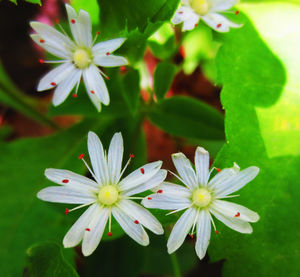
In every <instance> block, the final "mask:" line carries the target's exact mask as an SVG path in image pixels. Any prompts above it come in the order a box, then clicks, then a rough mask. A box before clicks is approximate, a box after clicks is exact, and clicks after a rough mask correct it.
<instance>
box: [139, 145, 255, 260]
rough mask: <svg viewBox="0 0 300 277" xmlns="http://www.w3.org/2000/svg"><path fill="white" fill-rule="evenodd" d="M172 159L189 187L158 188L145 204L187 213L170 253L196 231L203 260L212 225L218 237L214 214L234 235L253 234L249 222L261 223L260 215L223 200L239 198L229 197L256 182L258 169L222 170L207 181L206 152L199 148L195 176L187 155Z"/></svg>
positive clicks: (173, 234) (176, 229)
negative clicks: (234, 232) (259, 220)
mask: <svg viewBox="0 0 300 277" xmlns="http://www.w3.org/2000/svg"><path fill="white" fill-rule="evenodd" d="M172 159H173V162H174V165H175V167H176V169H177V171H178V173H179V175H180V177H181V178H180V177H178V176H177V178H178V179H179V180H180V181H181V182H182V183H184V184H185V185H186V187H183V186H181V185H176V184H172V183H168V182H164V183H163V184H162V185H160V186H158V187H157V188H155V191H156V193H155V194H152V195H149V196H148V197H146V198H144V200H143V201H142V204H143V205H144V206H145V207H147V208H158V209H163V210H174V211H173V212H171V213H174V212H177V211H180V210H185V209H186V211H185V212H184V213H183V214H182V216H181V217H180V218H179V220H178V221H177V222H176V224H175V225H174V228H173V230H172V232H171V235H170V237H169V240H168V244H167V246H168V252H169V253H173V252H174V251H176V250H177V249H178V248H179V247H180V246H181V244H182V243H183V242H184V240H185V238H186V236H187V234H188V233H189V231H190V230H191V229H192V231H191V236H193V233H194V228H195V227H196V229H197V232H196V237H197V241H196V252H197V255H198V257H199V258H200V259H202V258H203V257H204V256H205V253H206V250H207V247H208V244H209V240H210V235H211V223H212V225H213V227H214V229H215V231H216V233H218V231H217V230H216V227H215V224H214V221H213V218H212V216H211V214H213V215H214V216H215V217H216V218H217V219H219V220H220V221H222V222H223V223H224V224H225V225H227V226H228V227H230V228H231V229H233V230H235V231H238V232H241V233H252V227H251V225H250V224H249V222H256V221H258V219H259V216H258V214H257V213H255V212H253V211H251V210H249V209H247V208H245V207H244V206H241V205H238V204H235V203H231V202H227V201H224V200H220V199H222V198H230V197H234V196H236V195H230V194H232V193H233V192H235V191H237V190H239V189H241V188H242V187H243V186H245V185H246V184H247V183H249V182H250V181H251V180H253V179H254V178H255V177H256V175H257V174H258V172H259V168H258V167H255V166H251V167H248V168H246V169H244V170H242V171H240V169H239V167H238V166H237V165H236V164H235V165H234V167H233V168H226V169H223V170H222V171H220V172H219V173H218V174H217V175H215V176H214V177H213V178H212V179H211V180H210V181H208V180H209V177H210V173H211V172H209V154H208V152H207V151H206V150H205V149H204V148H201V147H198V148H197V150H196V154H195V168H196V172H195V171H194V169H193V167H192V165H191V163H190V161H189V160H188V159H187V158H186V157H185V155H184V154H182V153H176V154H173V155H172Z"/></svg>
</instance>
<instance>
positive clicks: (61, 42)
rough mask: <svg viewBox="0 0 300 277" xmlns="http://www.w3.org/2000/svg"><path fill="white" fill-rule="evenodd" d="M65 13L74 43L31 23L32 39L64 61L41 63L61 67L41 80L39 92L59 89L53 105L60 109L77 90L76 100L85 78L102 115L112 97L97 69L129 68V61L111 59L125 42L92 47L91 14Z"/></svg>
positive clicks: (106, 42) (113, 42)
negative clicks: (55, 64)
mask: <svg viewBox="0 0 300 277" xmlns="http://www.w3.org/2000/svg"><path fill="white" fill-rule="evenodd" d="M66 10H67V14H68V20H69V24H70V28H71V32H72V35H73V38H74V41H73V40H72V39H70V38H69V37H68V35H67V34H66V33H65V32H64V34H63V33H60V32H58V31H57V30H56V29H54V28H53V27H51V26H49V25H46V24H43V23H40V22H36V21H33V22H30V26H31V27H32V28H33V29H34V30H35V31H36V34H32V35H31V38H32V39H33V40H34V41H35V42H36V43H37V44H38V45H40V46H41V47H43V48H44V49H45V50H47V51H48V52H50V53H51V54H53V55H54V56H57V57H59V58H61V60H58V61H43V60H41V62H49V63H50V62H51V63H61V65H59V66H57V67H56V68H55V69H53V70H51V71H50V72H49V73H48V74H46V75H45V76H44V77H43V78H42V79H41V80H40V82H39V84H38V87H37V90H38V91H43V90H47V89H51V88H54V87H55V86H56V89H55V91H54V96H53V100H52V102H53V105H54V106H58V105H60V104H61V103H63V102H64V101H65V99H66V98H67V97H68V95H69V94H70V92H71V91H72V90H73V88H74V87H75V86H76V92H75V93H74V94H73V96H74V97H77V90H78V86H79V83H80V80H81V78H83V81H84V84H85V87H86V90H87V93H88V96H89V98H90V99H91V101H92V102H93V104H94V105H95V106H96V108H97V110H98V111H100V110H101V103H103V104H104V105H108V104H109V94H108V91H107V88H106V85H105V82H104V80H103V78H102V76H101V75H103V76H104V77H106V78H108V77H107V76H106V75H105V74H104V73H103V72H102V71H101V70H100V69H99V68H98V66H102V67H104V66H106V67H113V66H122V65H126V64H127V63H128V61H127V60H126V59H125V58H124V57H121V56H115V55H112V52H113V51H115V50H116V49H118V48H119V47H120V46H121V45H122V44H123V43H124V41H125V40H126V39H125V38H116V39H112V40H108V41H104V42H99V43H97V44H96V45H93V44H94V41H95V39H94V41H93V40H92V35H91V19H90V15H89V13H88V12H86V11H84V10H80V11H79V13H78V15H77V13H76V12H75V10H74V9H73V8H72V7H71V6H70V5H68V4H66Z"/></svg>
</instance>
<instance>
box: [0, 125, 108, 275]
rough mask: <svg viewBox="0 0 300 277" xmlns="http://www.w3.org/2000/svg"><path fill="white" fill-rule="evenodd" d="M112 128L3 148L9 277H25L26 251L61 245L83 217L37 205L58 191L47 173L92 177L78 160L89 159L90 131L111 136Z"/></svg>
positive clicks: (2, 230)
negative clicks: (46, 191) (42, 193)
mask: <svg viewBox="0 0 300 277" xmlns="http://www.w3.org/2000/svg"><path fill="white" fill-rule="evenodd" d="M110 122H111V121H109V120H106V121H105V120H101V121H98V120H95V121H83V122H82V123H81V124H79V125H76V126H74V127H72V128H70V129H67V130H65V131H63V132H61V133H58V134H56V135H52V136H48V137H43V138H28V139H20V140H16V141H13V142H10V143H4V142H0V148H1V156H0V162H1V167H0V176H1V177H0V183H1V186H0V193H1V197H2V208H1V211H0V217H1V222H0V235H1V238H2V245H1V249H0V259H1V263H2V265H3V266H2V268H1V274H3V276H15V275H18V276H20V275H21V272H22V270H23V269H22V268H23V265H24V258H25V250H26V249H27V248H28V247H30V246H31V245H32V244H34V243H36V242H38V241H41V240H52V241H55V242H57V243H59V244H61V242H62V239H63V237H64V235H65V233H66V231H67V230H68V228H69V227H70V226H71V225H72V224H73V222H74V221H75V219H76V218H77V217H78V215H80V214H81V213H82V211H79V212H78V213H77V212H74V214H73V213H72V214H70V216H69V215H68V216H67V217H66V216H65V215H64V208H65V206H62V205H59V204H53V203H51V204H50V203H46V202H43V201H41V200H39V199H37V197H36V193H37V192H38V191H39V190H41V189H42V188H44V187H45V186H48V185H51V184H52V185H53V183H51V182H50V181H47V180H46V178H45V176H44V171H45V169H46V168H50V167H53V168H62V169H63V168H65V169H69V170H72V171H74V172H77V173H84V172H86V169H85V166H84V165H83V164H82V162H80V161H79V160H78V158H77V157H78V154H80V153H86V135H87V133H88V131H89V130H90V129H93V128H100V127H101V134H103V133H105V129H106V127H107V125H108V124H109V123H110ZM109 135H111V134H109ZM7 249H9V251H7ZM69 251H71V252H72V250H69Z"/></svg>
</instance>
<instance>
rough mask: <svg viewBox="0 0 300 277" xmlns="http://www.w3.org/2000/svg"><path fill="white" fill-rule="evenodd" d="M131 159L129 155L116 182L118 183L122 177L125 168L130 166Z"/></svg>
mask: <svg viewBox="0 0 300 277" xmlns="http://www.w3.org/2000/svg"><path fill="white" fill-rule="evenodd" d="M131 158H132V157H131V155H129V159H128V161H127V163H126V164H125V166H124V168H123V170H122V172H121V174H120V177H119V179H118V180H117V181H118V182H119V180H120V179H121V177H122V175H123V174H124V172H125V170H126V168H127V167H128V165H129V164H130V161H131Z"/></svg>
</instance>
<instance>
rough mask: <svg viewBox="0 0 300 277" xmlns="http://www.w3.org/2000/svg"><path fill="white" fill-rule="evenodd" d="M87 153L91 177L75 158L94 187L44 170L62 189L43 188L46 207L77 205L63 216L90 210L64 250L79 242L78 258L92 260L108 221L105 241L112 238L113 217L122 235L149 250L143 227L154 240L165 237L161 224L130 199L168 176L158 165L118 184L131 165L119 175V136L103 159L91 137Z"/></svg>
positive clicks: (150, 165)
mask: <svg viewBox="0 0 300 277" xmlns="http://www.w3.org/2000/svg"><path fill="white" fill-rule="evenodd" d="M88 150H89V156H90V160H91V163H92V167H93V171H92V170H91V169H90V168H89V166H88V165H87V163H86V162H85V160H84V159H83V154H81V155H79V158H80V159H82V160H83V161H84V163H85V164H86V166H87V168H88V169H89V171H90V173H91V174H92V176H93V177H94V179H95V181H94V180H91V179H89V178H87V177H84V176H81V175H78V174H76V173H73V172H71V171H68V170H61V169H52V168H51V169H46V171H45V175H46V177H47V178H48V179H49V180H51V181H52V182H55V183H57V184H59V185H60V186H53V187H48V188H45V189H43V190H41V191H40V192H39V193H38V195H37V196H38V198H40V199H42V200H45V201H49V202H56V203H67V204H80V206H77V207H75V208H73V209H71V210H68V209H66V213H68V212H71V211H73V210H76V209H78V208H81V207H85V206H89V208H88V209H87V210H86V211H85V212H84V213H83V214H82V215H81V216H80V217H79V219H78V220H77V221H76V222H75V224H74V225H73V226H72V227H71V229H70V230H69V231H68V233H67V234H66V235H65V237H64V240H63V244H64V246H65V247H74V246H76V245H77V244H78V243H80V241H81V240H82V253H83V254H84V255H85V256H88V255H90V254H91V253H92V252H93V251H94V250H95V249H96V248H97V246H98V244H99V243H100V240H101V237H102V235H103V232H104V228H105V226H106V223H107V221H108V222H109V223H108V224H109V226H108V233H107V235H108V236H112V230H111V217H112V215H113V216H114V218H115V219H116V221H117V222H118V223H119V224H120V226H121V227H122V228H123V229H124V231H125V232H126V233H127V234H128V235H129V236H130V237H131V238H132V239H134V240H135V241H136V242H138V243H139V244H141V245H144V246H146V245H148V244H149V237H148V235H147V233H146V232H145V230H144V228H143V226H145V227H146V228H148V229H149V230H151V231H152V232H154V233H155V234H163V232H164V231H163V228H162V226H161V224H160V223H159V221H158V220H157V219H156V218H155V217H154V216H153V215H152V214H151V213H150V212H149V211H147V210H146V209H145V208H144V207H142V206H140V205H139V204H137V203H136V202H134V201H132V200H133V199H142V198H141V197H134V196H132V195H134V194H137V193H140V192H143V191H146V190H149V189H151V188H153V187H154V186H157V185H159V184H161V183H162V182H163V181H164V179H165V178H166V175H167V171H166V170H163V169H160V168H161V165H162V162H161V161H157V162H152V163H148V164H146V165H144V166H143V167H140V168H139V169H137V170H135V171H133V172H132V173H131V174H129V175H128V176H127V177H126V178H124V179H122V180H120V179H121V177H122V174H123V173H124V171H125V169H126V167H127V165H128V164H129V161H130V159H129V161H128V162H127V164H126V166H125V168H123V170H122V171H121V167H122V158H123V151H124V148H123V139H122V135H121V133H116V134H115V135H114V136H113V138H112V140H111V143H110V146H109V150H108V155H106V153H105V152H104V150H103V146H102V143H101V141H100V140H99V138H98V137H97V135H96V134H95V133H93V132H89V134H88ZM131 156H132V155H131Z"/></svg>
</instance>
